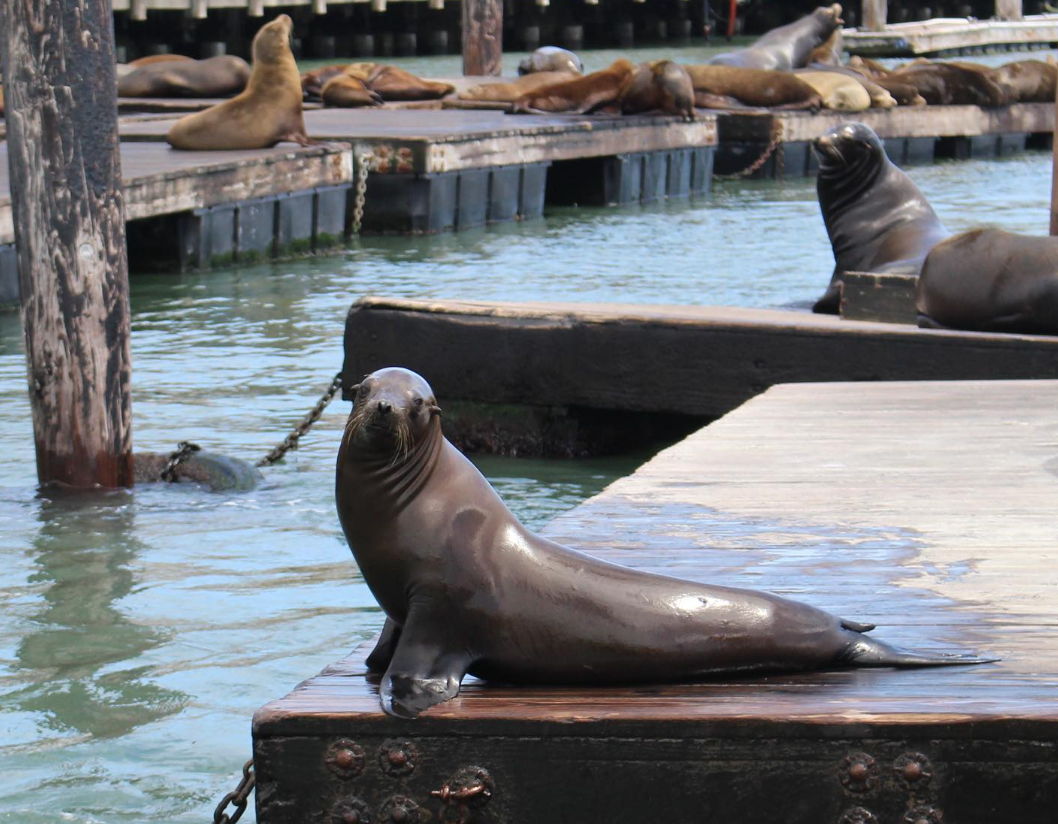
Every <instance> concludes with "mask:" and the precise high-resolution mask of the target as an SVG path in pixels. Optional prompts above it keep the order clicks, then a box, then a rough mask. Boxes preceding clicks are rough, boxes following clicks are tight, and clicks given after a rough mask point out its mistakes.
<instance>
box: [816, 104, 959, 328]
mask: <svg viewBox="0 0 1058 824" xmlns="http://www.w3.org/2000/svg"><path fill="white" fill-rule="evenodd" d="M812 148H813V150H814V151H815V152H816V154H817V155H818V157H819V177H818V179H817V181H816V191H817V193H818V195H819V209H820V211H821V212H822V213H823V222H824V223H825V224H826V227H827V235H828V236H829V237H830V245H831V247H832V248H833V250H834V272H833V274H832V275H831V278H830V285H829V286H828V287H827V291H826V293H825V294H824V295H823V296H822V297H821V298H820V299H819V300H818V301H816V303H815V306H813V307H812V311H813V312H823V313H829V314H836V313H837V311H838V306H839V303H840V300H841V283H842V280H841V278H842V275H844V273H845V272H877V273H892V274H908V275H917V274H918V273H919V271H920V270H921V268H922V262H923V261H924V260H925V259H926V255H928V254H929V252H930V250H931V249H932V248H933V247H934V246H936V245H937V244H938V243H940V241H942V240H944V238H946V237H947V236H948V230H947V229H945V228H944V224H942V223H941V222H940V219H939V218H938V217H937V214H936V212H934V211H933V208H932V207H931V206H930V205H929V201H927V200H926V198H925V196H924V195H923V194H922V192H920V191H919V189H918V187H917V186H916V185H915V184H914V182H913V181H912V180H911V178H910V177H908V176H907V175H906V174H904V172H902V171H901V170H900V169H898V168H897V167H896V166H895V165H893V163H892V162H891V161H890V160H889V158H888V157H887V156H886V154H885V147H884V146H883V145H882V141H881V139H879V137H878V135H877V134H875V133H874V130H873V129H871V128H870V127H869V126H865V125H863V124H862V123H845V124H843V125H841V126H836V127H834V128H833V129H831V130H830V131H828V132H827V133H826V134H824V135H823V136H822V137H820V138H818V139H817V140H816V141H815V142H814V143H813V144H812Z"/></svg>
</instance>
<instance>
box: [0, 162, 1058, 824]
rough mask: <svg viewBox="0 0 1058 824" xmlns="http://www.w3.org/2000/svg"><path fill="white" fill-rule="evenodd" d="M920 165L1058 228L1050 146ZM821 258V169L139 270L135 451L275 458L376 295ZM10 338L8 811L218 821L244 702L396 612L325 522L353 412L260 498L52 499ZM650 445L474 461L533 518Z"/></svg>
mask: <svg viewBox="0 0 1058 824" xmlns="http://www.w3.org/2000/svg"><path fill="white" fill-rule="evenodd" d="M912 174H913V176H914V178H915V180H916V181H917V182H918V183H919V185H920V186H921V188H922V189H923V191H924V192H925V193H926V194H927V196H928V197H929V198H930V199H931V201H932V202H933V204H934V206H935V207H936V209H937V211H938V212H939V213H940V214H941V216H942V218H943V219H944V220H945V221H946V223H947V224H948V226H949V228H951V229H953V230H959V229H965V228H968V227H970V226H973V225H979V224H981V223H991V224H995V225H1000V226H1003V227H1005V228H1008V229H1012V230H1015V231H1023V232H1032V233H1043V232H1044V231H1045V230H1046V226H1047V220H1048V199H1049V192H1050V157H1049V155H1047V154H1045V153H1030V154H1025V155H1022V156H1020V157H1016V158H1012V159H1006V160H999V161H987V162H986V161H972V162H966V163H944V164H939V165H936V166H930V167H921V168H916V169H914V170H912ZM832 265H833V261H832V258H831V254H830V248H829V245H828V243H827V240H826V233H825V231H824V229H823V224H822V221H821V219H820V217H819V213H818V206H817V205H816V200H815V190H814V183H813V181H811V180H797V181H789V182H787V183H785V184H777V183H774V182H766V181H762V182H749V183H721V184H718V185H717V186H716V189H715V192H714V194H713V195H712V196H711V197H709V198H700V199H695V200H691V201H682V202H673V203H663V204H658V205H652V206H645V207H634V208H629V209H620V210H618V209H582V210H577V209H557V210H554V211H552V212H549V214H548V216H547V217H546V218H545V219H544V220H540V221H536V222H532V223H526V224H514V225H507V226H500V227H490V228H487V229H481V230H477V231H471V232H464V233H460V234H448V235H441V236H437V237H433V238H420V239H414V240H408V239H400V238H367V239H364V240H363V241H361V242H360V243H359V244H357V245H356V246H355V247H353V248H351V249H350V250H349V251H348V252H347V253H346V254H343V255H340V256H336V257H328V258H320V259H316V260H312V261H303V262H297V263H283V264H275V265H267V266H259V267H255V268H245V269H237V270H223V271H217V272H212V273H206V274H195V275H171V276H160V275H151V276H135V277H134V278H133V283H132V309H133V343H132V347H133V358H134V370H133V391H134V400H133V413H134V420H135V442H136V446H137V449H139V450H155V451H168V450H169V449H171V448H172V447H173V446H174V444H175V443H176V442H177V441H179V440H182V439H190V440H194V441H196V442H198V443H200V444H201V445H203V446H204V447H206V448H210V449H214V450H217V451H221V452H226V453H229V454H233V455H238V456H242V457H246V458H250V459H253V458H256V457H257V456H259V455H261V454H263V453H264V452H265V451H266V450H267V449H268V448H269V447H271V446H272V445H273V444H274V443H275V442H276V441H277V440H278V439H279V438H280V437H281V436H282V435H283V434H284V433H285V430H286V429H287V428H289V427H290V426H291V425H292V424H293V423H294V422H295V421H296V420H298V419H299V418H300V416H301V415H302V414H303V413H304V411H305V410H307V409H308V407H310V406H311V405H312V403H313V402H314V401H315V399H316V396H317V395H318V393H319V392H320V391H321V390H322V389H323V388H324V387H325V386H326V384H327V383H328V382H329V380H330V377H331V376H332V375H333V374H334V372H335V371H337V369H338V368H339V365H340V362H341V356H342V355H341V333H342V325H343V321H344V317H345V313H346V311H347V310H348V308H349V305H350V303H351V302H352V301H353V300H354V299H355V298H357V297H359V296H361V295H364V294H369V293H375V294H387V295H402V296H408V297H424V298H426V297H429V298H435V297H455V298H476V299H485V300H491V299H495V300H519V299H544V300H611V301H616V300H620V301H631V302H641V303H715V304H731V305H743V306H783V305H791V304H794V305H804V304H807V303H808V302H810V301H811V300H812V299H814V298H815V297H816V296H817V295H818V294H819V293H820V292H821V291H822V289H823V288H824V286H825V285H826V283H827V281H828V279H829V273H830V270H831V267H832ZM20 338H21V332H20V329H19V321H18V316H17V314H15V313H13V312H10V311H6V312H5V311H0V553H2V556H3V559H4V564H3V565H2V567H0V616H2V620H0V775H2V776H3V780H2V781H0V821H2V822H19V824H23V823H24V822H25V823H26V824H34V822H49V824H50V823H51V822H60V821H73V822H108V823H109V822H133V821H136V822H141V821H158V822H193V821H203V820H206V819H208V818H209V816H210V815H211V813H212V807H213V805H214V804H215V803H216V801H217V800H218V798H219V797H220V796H221V795H222V794H223V793H224V792H225V791H227V790H228V789H230V788H231V786H233V784H234V780H235V778H236V777H237V773H238V769H239V766H240V765H241V763H242V762H243V760H245V758H247V757H248V754H249V750H250V739H249V733H250V726H249V724H250V716H251V714H252V712H253V711H254V709H256V708H257V707H258V706H260V705H261V704H263V703H265V702H266V701H268V700H270V699H273V698H276V697H278V696H280V695H282V694H284V693H285V692H286V691H287V690H289V689H290V688H291V687H292V686H293V685H294V684H296V683H297V682H298V681H300V680H302V679H303V678H305V677H308V676H310V675H312V674H314V673H315V672H317V671H318V670H319V669H320V668H321V667H323V666H324V665H326V664H328V663H330V662H331V661H333V660H335V659H337V658H339V657H340V656H342V655H343V654H344V653H345V652H346V651H347V650H349V649H350V648H351V647H352V646H354V645H355V644H356V643H357V642H358V641H360V640H362V639H364V638H366V637H369V636H370V635H371V634H373V633H374V632H375V631H376V630H377V629H378V627H379V626H380V625H381V615H380V613H379V611H378V609H377V608H376V607H375V605H374V603H373V601H372V599H371V596H370V594H369V593H368V591H367V589H366V587H364V585H363V584H362V582H361V581H360V579H359V577H358V574H357V571H356V568H355V566H354V564H353V563H352V560H351V557H350V556H349V553H348V550H347V549H346V547H345V546H344V543H343V540H342V537H341V534H340V530H339V527H338V524H337V519H336V517H335V514H334V505H333V493H332V484H333V464H334V457H335V452H336V449H337V442H338V435H339V432H340V427H341V425H342V421H343V418H344V415H345V413H346V411H347V408H346V404H343V403H336V404H335V405H334V407H333V408H332V410H331V411H330V412H328V414H327V415H326V416H325V417H324V419H323V421H322V422H321V423H320V424H319V425H318V426H317V428H316V429H314V430H313V432H312V433H311V435H310V436H309V437H308V438H306V443H305V444H304V446H303V448H302V449H301V451H300V452H298V453H295V454H294V455H292V456H291V457H290V458H289V459H288V460H287V461H286V462H285V463H284V464H283V465H281V466H278V467H276V468H274V469H272V470H269V471H268V473H267V482H266V484H265V485H264V486H262V487H261V488H259V489H258V490H257V491H255V492H253V493H250V494H243V495H225V494H211V493H207V492H204V491H202V490H199V489H197V488H195V487H191V486H177V487H165V488H158V487H149V486H144V487H140V488H137V489H136V490H135V491H134V492H120V493H112V494H109V495H105V496H95V497H90V498H84V497H81V498H78V497H69V496H67V497H48V496H38V494H37V493H36V491H35V488H34V483H35V469H34V458H33V448H32V437H31V427H30V421H29V404H28V400H27V397H26V385H25V366H24V358H23V355H22V352H21V349H20ZM427 377H428V376H427ZM642 457H643V456H641V455H640V456H630V457H627V458H622V459H614V460H596V461H577V462H572V461H533V460H519V461H509V460H502V459H491V458H490V459H486V458H482V459H480V461H479V463H480V465H481V466H482V468H483V470H484V471H485V472H486V474H488V475H489V477H490V478H492V480H493V482H494V483H495V485H496V486H497V487H498V488H499V490H500V492H501V494H502V495H503V496H504V497H505V498H506V499H507V500H508V501H509V502H510V503H511V505H512V507H513V508H514V509H515V510H516V511H517V512H518V513H519V515H520V516H521V517H522V518H523V519H525V520H526V521H528V522H529V523H531V524H534V525H540V524H542V523H544V522H546V521H547V520H548V519H549V518H550V517H551V516H553V515H554V514H555V513H557V512H559V511H561V510H563V509H565V508H568V507H570V506H572V505H574V504H575V503H576V502H578V501H580V500H582V499H583V498H584V497H586V496H588V495H590V494H593V493H594V492H596V491H598V490H600V489H601V488H602V487H603V486H604V485H605V484H606V483H607V482H609V480H611V479H612V478H614V477H617V476H619V475H622V474H626V473H627V472H629V471H630V470H631V469H632V468H633V467H634V466H635V465H636V463H637V462H638V461H639V460H641V459H642ZM248 818H249V819H250V820H252V816H248Z"/></svg>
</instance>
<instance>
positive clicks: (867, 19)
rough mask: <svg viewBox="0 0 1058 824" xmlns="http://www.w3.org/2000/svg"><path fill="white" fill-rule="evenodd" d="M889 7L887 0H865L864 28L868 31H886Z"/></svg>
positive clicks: (863, 8) (863, 10)
mask: <svg viewBox="0 0 1058 824" xmlns="http://www.w3.org/2000/svg"><path fill="white" fill-rule="evenodd" d="M888 5H889V4H888V2H887V0H863V6H862V9H861V11H862V12H863V15H862V16H863V27H864V28H865V29H866V30H867V31H885V23H886V18H887V17H888V16H889V9H888Z"/></svg>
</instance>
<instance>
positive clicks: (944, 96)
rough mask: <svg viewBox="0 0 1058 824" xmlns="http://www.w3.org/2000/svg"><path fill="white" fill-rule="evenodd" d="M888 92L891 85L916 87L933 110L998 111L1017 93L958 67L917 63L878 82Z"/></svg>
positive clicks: (951, 64) (879, 79) (989, 78)
mask: <svg viewBox="0 0 1058 824" xmlns="http://www.w3.org/2000/svg"><path fill="white" fill-rule="evenodd" d="M875 82H876V83H877V84H878V85H879V86H881V87H882V88H884V89H889V88H890V84H892V83H894V82H895V83H897V84H900V85H902V86H913V87H914V88H915V90H916V91H917V92H918V93H919V94H920V95H922V97H923V98H925V100H926V102H927V103H928V104H929V105H930V106H968V105H974V106H982V107H985V108H995V107H998V106H1006V105H1009V104H1010V103H1011V102H1012V101H1013V100H1014V90H1013V89H1012V88H1010V86H1007V85H1006V84H1005V83H998V82H996V81H995V80H994V79H993V78H992V77H991V76H990V74H987V73H984V72H980V71H976V70H974V69H968V68H965V67H964V66H958V65H956V64H954V63H917V64H915V65H909V66H906V67H903V68H900V69H898V70H897V71H893V72H890V73H889V74H888V75H887V76H885V77H881V78H877V79H875Z"/></svg>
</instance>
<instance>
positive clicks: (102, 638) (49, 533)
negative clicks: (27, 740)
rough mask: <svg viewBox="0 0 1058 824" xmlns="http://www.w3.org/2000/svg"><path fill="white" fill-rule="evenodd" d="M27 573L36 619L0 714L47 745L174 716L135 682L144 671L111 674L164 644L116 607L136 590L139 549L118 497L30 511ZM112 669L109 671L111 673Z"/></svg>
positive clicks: (151, 688)
mask: <svg viewBox="0 0 1058 824" xmlns="http://www.w3.org/2000/svg"><path fill="white" fill-rule="evenodd" d="M37 519H38V522H39V527H38V530H37V533H36V535H35V536H34V538H33V546H32V550H31V551H32V553H33V555H34V559H33V563H34V568H35V571H34V572H33V574H31V575H30V576H29V579H28V583H30V584H32V585H34V587H35V588H39V587H43V589H42V592H41V601H42V609H40V610H39V611H37V612H35V613H33V614H32V615H30V616H29V618H28V621H27V625H28V626H29V627H32V629H31V630H30V631H28V632H27V633H26V634H25V636H24V637H23V638H22V640H21V642H20V643H19V645H18V648H17V652H16V659H17V663H16V665H15V667H14V670H15V673H17V674H16V675H15V679H16V680H23V679H24V680H25V681H27V682H28V683H26V684H25V686H23V687H22V688H21V689H17V690H15V691H13V692H10V693H8V694H7V695H6V696H5V697H4V699H3V705H4V706H5V709H14V710H16V711H22V712H27V713H32V714H34V715H37V716H38V717H39V722H38V723H39V724H40V725H41V727H43V728H44V729H46V730H49V731H51V732H53V733H55V734H56V735H60V736H69V735H71V734H74V735H75V737H76V738H79V737H80V736H77V735H76V734H78V733H80V734H83V735H88V736H93V737H96V738H106V737H111V736H119V735H124V734H126V733H128V732H130V731H131V730H132V729H134V728H135V727H138V726H141V725H143V724H147V723H150V722H151V721H154V720H156V719H158V718H161V717H164V716H166V715H169V714H171V713H174V712H178V711H179V710H180V709H181V708H182V707H183V706H184V705H185V704H186V703H187V701H188V696H187V695H186V694H185V693H183V692H180V691H178V690H172V689H167V688H164V687H161V686H159V685H157V684H152V683H148V682H146V681H144V680H143V676H144V675H145V674H146V668H143V667H139V668H135V669H131V670H130V669H124V668H122V667H120V666H118V665H120V664H121V663H123V662H127V661H132V660H134V659H136V658H137V657H139V656H140V655H141V654H143V653H144V652H146V651H148V650H151V649H154V648H157V647H159V646H161V645H162V644H163V643H165V642H166V640H167V639H168V636H169V633H168V632H166V631H164V630H161V629H158V628H155V627H151V626H148V625H144V624H138V623H135V622H133V621H131V620H129V617H128V615H127V614H126V611H125V610H124V609H122V607H121V605H120V602H121V600H122V599H123V598H125V597H126V596H128V595H129V594H130V593H132V592H133V590H134V589H135V588H136V586H137V583H138V582H137V578H136V573H135V572H134V568H135V564H136V560H137V556H138V555H139V554H140V553H141V552H142V551H143V549H144V547H143V545H142V544H141V543H140V541H139V540H138V539H137V538H136V537H135V535H136V532H135V524H134V519H135V508H134V507H133V506H132V496H131V494H130V493H127V492H116V493H109V494H92V495H73V494H65V495H64V494H59V495H58V496H56V493H50V496H49V497H42V498H41V499H40V502H39V506H38V508H37ZM112 665H113V666H112Z"/></svg>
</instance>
